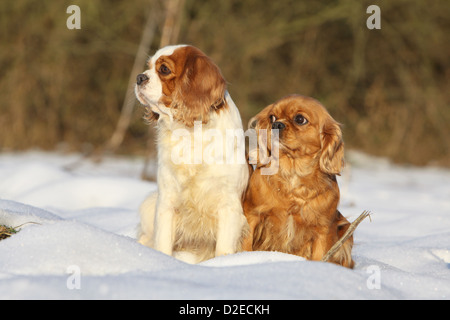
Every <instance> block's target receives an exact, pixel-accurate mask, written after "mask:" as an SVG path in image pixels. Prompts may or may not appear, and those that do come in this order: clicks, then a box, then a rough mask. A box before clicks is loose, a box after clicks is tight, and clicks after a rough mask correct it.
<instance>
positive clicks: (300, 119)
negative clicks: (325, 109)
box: [294, 114, 308, 126]
mask: <svg viewBox="0 0 450 320" xmlns="http://www.w3.org/2000/svg"><path fill="white" fill-rule="evenodd" d="M294 122H295V123H296V124H298V125H301V126H303V125H305V124H307V123H308V120H307V119H306V118H305V117H304V116H302V115H301V114H298V115H296V116H295V117H294Z"/></svg>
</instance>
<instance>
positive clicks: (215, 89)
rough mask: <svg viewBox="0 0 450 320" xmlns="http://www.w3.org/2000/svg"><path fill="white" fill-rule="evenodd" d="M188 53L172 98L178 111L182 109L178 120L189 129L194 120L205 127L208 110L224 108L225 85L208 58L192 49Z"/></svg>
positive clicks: (219, 73)
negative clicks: (219, 106)
mask: <svg viewBox="0 0 450 320" xmlns="http://www.w3.org/2000/svg"><path fill="white" fill-rule="evenodd" d="M187 50H188V52H187V55H186V62H185V65H184V74H183V75H182V76H181V79H180V81H179V85H178V87H177V90H176V92H175V96H174V97H173V98H174V104H175V105H177V106H178V109H180V108H183V110H179V112H180V114H179V117H180V118H181V119H179V120H181V121H183V122H184V123H185V124H186V125H187V126H188V127H192V126H193V125H194V121H197V120H199V121H202V122H203V123H206V122H207V121H208V118H209V113H210V111H211V109H212V108H214V107H215V106H216V105H223V103H224V101H225V100H224V96H225V91H226V82H225V79H224V78H223V76H222V73H221V72H220V69H219V68H218V67H217V66H216V65H215V64H214V62H213V61H212V60H211V59H210V58H209V57H207V56H206V55H204V54H203V53H202V52H201V51H199V50H198V49H196V48H193V47H187ZM217 111H218V110H217Z"/></svg>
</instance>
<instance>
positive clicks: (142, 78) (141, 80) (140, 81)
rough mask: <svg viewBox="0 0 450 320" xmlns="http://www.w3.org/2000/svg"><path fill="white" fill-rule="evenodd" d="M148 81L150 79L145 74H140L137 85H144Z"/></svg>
mask: <svg viewBox="0 0 450 320" xmlns="http://www.w3.org/2000/svg"><path fill="white" fill-rule="evenodd" d="M147 80H148V77H147V76H146V75H145V74H143V73H141V74H138V75H137V77H136V83H137V84H138V85H140V84H141V83H143V82H145V81H147Z"/></svg>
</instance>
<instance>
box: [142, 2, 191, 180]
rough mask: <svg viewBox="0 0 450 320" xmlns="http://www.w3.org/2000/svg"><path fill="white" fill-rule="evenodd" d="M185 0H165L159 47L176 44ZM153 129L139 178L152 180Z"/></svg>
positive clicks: (153, 178) (150, 131)
mask: <svg viewBox="0 0 450 320" xmlns="http://www.w3.org/2000/svg"><path fill="white" fill-rule="evenodd" d="M184 3H185V0H169V1H166V18H165V20H164V25H163V28H162V33H161V41H160V43H159V47H160V48H162V47H165V46H167V45H170V44H176V43H177V42H178V37H179V34H180V28H181V19H182V12H183V7H184ZM152 132H153V129H152V128H150V129H149V135H148V140H147V155H146V158H145V162H144V168H143V169H142V173H141V178H142V179H143V180H151V181H154V180H155V177H154V175H151V174H149V173H148V167H149V164H150V158H151V156H152V155H153V149H152V148H150V146H151V145H153V143H154V142H153V135H152V134H151V133H152Z"/></svg>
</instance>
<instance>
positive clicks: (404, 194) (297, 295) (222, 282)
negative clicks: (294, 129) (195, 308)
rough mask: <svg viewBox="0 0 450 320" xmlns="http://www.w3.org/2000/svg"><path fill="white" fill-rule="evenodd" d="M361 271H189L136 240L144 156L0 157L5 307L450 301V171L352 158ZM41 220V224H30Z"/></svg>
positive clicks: (255, 265) (302, 263)
mask: <svg viewBox="0 0 450 320" xmlns="http://www.w3.org/2000/svg"><path fill="white" fill-rule="evenodd" d="M347 160H348V164H349V165H348V166H347V167H346V169H345V171H344V173H343V175H342V176H341V177H339V185H340V188H341V204H340V208H339V209H340V210H341V212H342V213H343V214H344V215H345V216H347V217H348V218H349V220H354V219H355V218H356V217H357V216H358V215H359V214H360V213H361V212H362V211H363V210H370V211H371V212H372V215H371V221H369V219H366V220H364V221H363V222H362V223H361V225H360V226H359V227H358V229H357V230H356V232H355V235H354V236H355V246H354V249H353V256H354V259H355V262H356V266H355V268H354V269H353V270H349V269H346V268H342V267H340V266H336V265H333V264H329V263H321V262H312V261H306V260H304V259H303V258H301V257H297V256H293V255H288V254H283V253H279V252H241V253H236V254H233V255H228V256H221V257H216V258H214V259H211V260H208V261H205V262H203V263H200V264H198V265H190V264H186V263H184V262H181V261H179V260H176V259H175V258H173V257H169V256H167V255H164V254H162V253H160V252H158V251H155V250H153V249H151V248H147V247H144V246H142V245H140V244H138V243H137V242H136V226H137V224H138V221H139V217H138V207H139V205H140V204H141V202H142V201H143V200H144V199H145V197H146V196H147V195H148V194H150V193H151V192H152V191H154V190H156V184H155V183H153V182H146V181H142V180H141V179H140V178H139V177H140V170H141V169H142V166H143V159H139V158H118V157H116V158H113V157H111V158H105V159H104V160H103V161H102V162H99V163H94V162H91V161H90V160H83V159H82V158H81V157H80V155H76V154H75V155H66V154H58V153H44V152H38V151H32V152H31V151H29V152H24V153H3V154H0V224H2V225H8V226H13V227H14V226H19V225H22V224H23V226H22V227H21V228H20V231H19V232H18V233H17V234H14V235H13V236H11V237H10V238H7V239H5V240H2V241H0V299H445V300H448V299H450V170H445V169H438V168H416V167H402V166H396V165H393V164H391V163H390V162H389V161H388V160H386V159H380V158H374V157H370V156H367V155H364V154H361V153H358V152H349V153H348V155H347ZM29 222H34V223H29Z"/></svg>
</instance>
